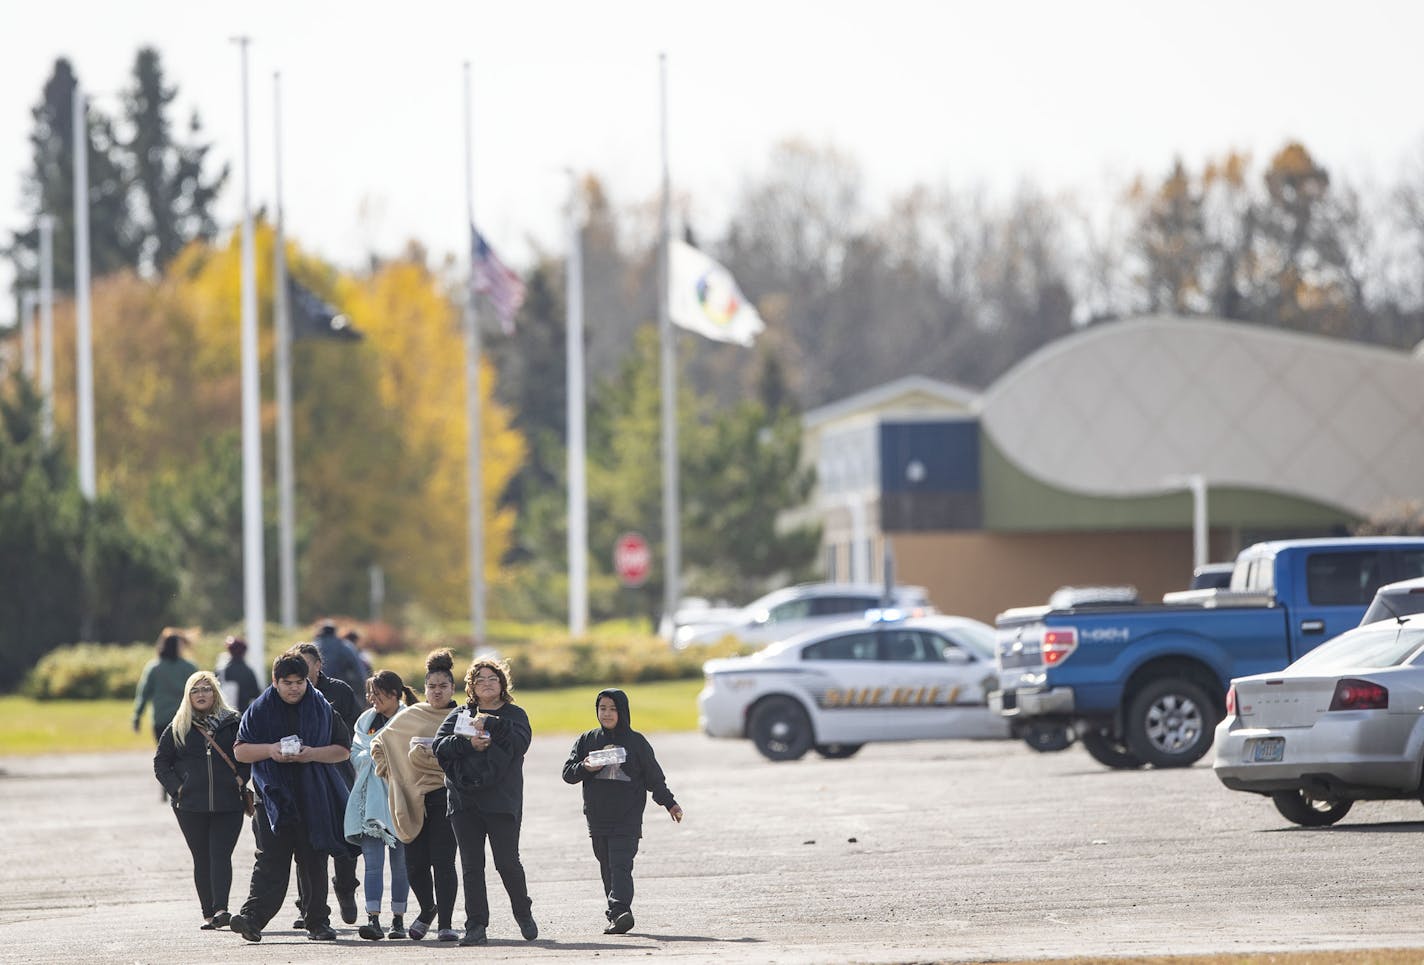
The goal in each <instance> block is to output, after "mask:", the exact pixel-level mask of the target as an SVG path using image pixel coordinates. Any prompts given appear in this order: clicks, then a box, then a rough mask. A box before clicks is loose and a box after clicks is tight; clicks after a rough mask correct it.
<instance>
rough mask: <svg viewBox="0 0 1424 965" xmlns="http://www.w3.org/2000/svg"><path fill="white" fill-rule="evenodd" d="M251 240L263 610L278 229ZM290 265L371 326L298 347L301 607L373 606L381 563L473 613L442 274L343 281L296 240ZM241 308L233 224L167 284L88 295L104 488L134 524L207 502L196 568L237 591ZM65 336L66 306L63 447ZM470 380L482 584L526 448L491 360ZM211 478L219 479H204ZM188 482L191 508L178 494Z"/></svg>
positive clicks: (271, 477) (403, 594)
mask: <svg viewBox="0 0 1424 965" xmlns="http://www.w3.org/2000/svg"><path fill="white" fill-rule="evenodd" d="M255 240H256V247H257V265H258V273H257V275H258V277H257V288H258V292H257V294H258V309H259V319H258V323H259V329H258V330H259V343H260V349H259V354H260V361H259V365H260V369H261V387H262V388H261V391H262V398H263V404H262V409H261V412H262V430H263V431H262V434H263V440H262V454H263V463H264V468H263V480H264V489H265V490H266V491H267V495H266V500H265V502H266V512H265V515H266V517H267V518H266V527H265V528H266V530H267V538H266V542H267V546H266V554H265V555H266V557H267V584H268V596H269V601H268V612H269V613H275V608H276V600H275V587H276V580H277V574H276V545H275V538H274V534H275V526H276V520H275V515H276V497H275V484H276V470H275V458H276V457H275V420H276V409H275V389H274V383H273V376H274V365H273V345H274V335H273V321H272V320H273V317H274V313H273V297H272V296H273V287H272V278H273V273H272V270H271V265H272V254H273V244H274V241H275V235H274V232H273V231H272V229H271V227H270V226H268V225H265V224H259V225H258V227H257V231H256V235H255ZM288 263H289V271H290V273H291V275H292V276H293V277H294V278H297V279H298V280H300V281H301V282H302V284H304V285H306V286H307V287H308V288H311V289H312V290H314V291H316V292H317V293H318V294H320V295H321V296H322V297H324V298H325V299H327V300H328V301H330V302H332V303H333V304H335V305H337V306H338V307H340V308H342V309H343V310H344V311H346V312H347V313H348V314H349V315H350V316H351V318H352V320H353V324H354V325H355V326H356V328H357V329H358V330H360V331H362V332H363V333H364V334H365V336H366V337H365V338H364V339H363V340H361V341H358V342H349V341H333V340H325V339H302V340H298V341H297V342H295V343H294V345H293V350H292V389H293V435H294V450H295V452H294V456H295V459H294V461H295V468H296V517H297V536H298V557H299V559H298V596H299V601H300V607H299V617H300V618H301V619H303V620H307V619H310V618H312V617H314V616H317V615H320V614H324V613H331V612H342V613H353V614H359V613H364V612H366V609H367V605H368V603H369V579H368V569H369V567H370V566H371V565H372V564H378V565H380V566H381V567H383V569H384V570H385V572H386V574H387V582H388V591H389V592H388V599H389V601H390V602H391V603H393V604H401V603H416V604H419V605H421V606H422V607H423V608H425V609H426V610H428V611H430V612H433V613H436V614H439V615H444V616H453V617H459V616H465V615H467V609H468V607H467V603H466V600H467V592H466V589H465V588H466V587H467V586H468V574H469V566H468V561H467V559H466V556H467V546H468V537H467V532H468V530H467V524H466V521H467V518H468V515H467V512H466V507H467V498H466V492H467V487H466V482H465V480H466V463H465V460H466V452H467V446H466V433H465V425H466V420H465V403H464V399H465V396H464V362H463V358H464V355H463V342H462V340H461V337H460V333H459V330H458V327H457V324H456V322H457V319H458V313H457V310H456V307H455V306H454V304H452V301H451V299H450V297H449V295H448V293H447V291H446V288H445V286H444V284H443V283H442V281H441V280H440V279H438V278H436V277H435V276H434V275H432V274H431V273H430V272H429V271H428V270H426V269H425V268H424V267H423V266H422V265H420V264H418V263H415V262H411V261H406V262H398V263H393V264H391V265H388V266H386V267H384V268H381V269H379V270H378V271H376V272H375V273H374V274H372V275H371V276H369V277H362V278H356V277H352V276H349V275H344V274H342V273H340V272H338V271H336V270H334V269H333V268H331V267H330V266H328V265H326V264H324V263H323V262H321V261H320V260H319V259H316V258H314V257H311V256H309V255H306V254H304V253H303V252H302V251H301V250H300V249H299V248H298V247H297V246H296V245H295V244H290V243H289V246H288ZM240 306H241V245H240V237H239V235H238V233H236V232H234V233H233V234H232V235H231V236H230V237H229V238H228V239H226V241H225V242H224V243H222V244H218V245H206V244H202V243H195V244H192V245H190V246H189V247H188V248H187V249H185V250H184V251H183V252H182V253H181V254H180V255H179V256H178V258H177V259H175V261H174V262H173V264H172V265H171V266H170V268H169V270H168V272H167V274H166V275H165V276H164V277H163V278H162V279H160V280H157V281H146V280H143V279H140V278H138V277H136V276H134V275H133V274H131V273H118V274H115V275H111V276H108V277H106V278H103V279H99V280H97V281H96V282H95V284H94V287H93V311H92V316H93V335H92V340H93V358H94V393H95V423H96V424H95V439H96V447H95V448H96V454H97V469H98V478H99V486H100V488H101V489H103V490H105V491H112V492H114V493H115V494H116V495H118V496H119V498H120V499H121V501H122V502H123V503H124V505H125V509H126V513H127V514H128V515H129V516H130V518H131V519H133V520H135V521H136V522H138V523H139V524H141V525H145V526H147V525H152V526H158V527H160V528H161V527H162V526H163V525H165V522H167V523H168V524H169V525H172V524H173V523H174V520H173V519H172V518H171V517H172V516H174V515H175V514H177V513H179V512H180V511H181V512H187V513H188V515H190V516H191V515H193V512H192V510H194V509H195V507H196V508H206V510H207V511H208V512H207V515H206V516H205V519H207V520H209V522H210V524H211V525H210V528H211V527H213V526H216V527H218V528H220V529H221V530H222V532H208V533H203V534H201V539H202V541H203V542H205V543H206V544H208V546H207V552H206V553H205V554H202V555H200V556H199V557H197V558H201V559H203V560H204V565H205V566H206V567H208V568H215V567H216V568H225V569H228V570H235V571H234V572H231V573H228V574H227V575H226V582H229V583H231V582H234V581H236V582H237V583H240V566H241V554H240V551H239V548H240V546H241V536H242V534H241V523H240V506H239V503H240V479H238V478H236V477H237V475H238V473H237V472H236V471H235V466H236V465H240V463H236V462H235V459H236V456H237V454H236V451H235V450H236V447H237V446H238V444H239V438H240V436H239V432H240V427H241V386H240V363H241V360H240V352H239V345H240V328H241V308H240ZM73 333H74V308H73V303H72V302H64V303H62V304H60V305H59V306H57V310H56V348H55V358H56V383H55V384H56V423H57V425H58V427H59V429H60V431H61V432H62V433H64V434H65V435H66V436H67V438H68V439H69V440H70V445H71V448H72V447H73V440H74V438H75V435H76V433H75V417H74V412H75V404H74V401H73V400H74V397H75V394H74V386H75V374H74V373H75V365H74V358H75V355H74V334H73ZM480 381H481V384H480V391H481V398H482V415H483V423H484V425H483V430H482V431H483V439H484V451H483V483H484V495H485V512H486V524H485V545H486V560H487V562H486V572H487V574H488V575H489V578H490V582H491V586H492V588H493V587H497V586H498V584H499V572H498V561H499V560H500V559H501V558H502V557H503V555H504V554H505V552H506V551H507V548H508V545H509V540H510V534H511V530H512V527H513V518H512V514H511V513H510V511H508V510H505V511H499V510H498V509H497V500H498V497H499V495H500V493H501V492H502V491H503V489H504V487H505V486H506V485H507V483H508V481H509V479H510V477H511V475H512V474H513V473H514V472H515V470H516V469H517V468H518V465H519V463H520V461H521V460H522V459H523V455H524V444H523V440H522V438H521V437H520V436H519V434H518V433H517V432H515V431H514V430H512V429H511V428H510V418H509V413H508V412H507V411H506V410H504V409H503V408H501V407H499V406H498V405H496V404H495V403H494V401H493V398H492V386H493V374H492V371H491V370H490V368H489V366H488V365H485V366H484V367H483V368H482V371H481V380H480ZM215 450H221V451H215ZM215 473H216V474H220V475H221V476H222V478H219V479H201V478H199V477H201V476H202V475H203V474H209V475H211V474H215ZM198 490H201V491H202V492H201V493H200V495H201V499H189V498H188V497H190V496H192V495H193V493H194V492H195V491H198ZM170 503H173V504H181V505H179V506H178V507H177V508H176V509H175V508H173V507H172V506H169V505H168V504H170ZM190 503H191V504H192V505H190ZM169 510H171V512H170V511H169ZM182 522H184V523H185V524H186V523H189V522H191V520H186V519H185V520H183V521H182ZM179 528H181V527H179ZM179 536H184V537H185V538H187V539H189V540H190V541H191V540H194V539H197V538H199V537H198V535H197V534H193V533H191V532H189V533H187V534H178V535H177V536H175V539H176V538H179ZM225 542H226V543H227V544H228V545H229V546H230V547H231V551H230V552H227V553H226V554H224V553H223V552H222V546H223V544H224V543H225ZM176 555H177V556H178V558H180V559H181V558H183V555H184V554H183V553H181V552H176ZM190 558H193V557H190ZM207 576H208V580H207V582H208V583H209V584H214V583H217V584H221V583H223V582H224V578H223V575H220V574H218V573H209V574H208V575H207ZM211 595H212V594H209V596H211ZM233 598H234V599H235V598H237V597H236V595H234V596H233ZM209 602H210V603H211V601H209ZM194 605H195V606H196V604H194ZM232 608H233V603H232V602H231V600H228V601H227V602H225V603H224V604H223V605H221V606H218V605H210V606H208V607H207V609H206V611H205V613H206V614H207V615H208V616H211V614H212V613H213V612H214V611H216V612H217V613H218V614H219V616H218V617H215V618H220V619H225V620H233V619H237V618H238V617H240V616H241V614H240V613H236V612H232V613H229V612H227V611H228V610H231V609H232Z"/></svg>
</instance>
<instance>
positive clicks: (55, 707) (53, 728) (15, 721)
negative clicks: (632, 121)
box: [0, 677, 702, 756]
mask: <svg viewBox="0 0 1424 965" xmlns="http://www.w3.org/2000/svg"><path fill="white" fill-rule="evenodd" d="M623 689H624V690H625V691H627V693H628V702H629V707H630V709H631V711H632V718H633V726H634V727H635V728H637V729H638V730H640V731H644V732H646V733H656V732H658V731H688V730H695V729H696V728H697V692H698V691H699V690H701V689H702V679H701V678H700V677H699V678H697V679H695V680H669V681H661V682H658V683H648V684H628V685H626V686H624V687H623ZM597 694H598V689H597V688H595V687H568V688H564V689H560V690H516V691H515V694H514V699H515V702H516V703H518V704H519V705H520V706H521V707H523V708H524V709H525V710H526V711H528V712H529V720H530V722H531V723H532V724H533V726H534V733H535V734H539V735H547V734H569V735H571V736H572V735H573V734H577V733H579V732H580V731H585V730H588V729H589V728H590V727H594V726H596V725H597V723H598V721H597V720H596V719H595V718H594V715H593V700H594V697H595V696H596V695H597ZM132 712H133V702H132V701H128V700H83V701H78V700H76V701H68V702H66V701H60V700H46V701H38V700H31V699H29V698H28V697H15V696H10V697H0V756H3V755H11V754H62V753H75V752H82V751H142V750H149V749H150V748H152V747H153V738H152V736H150V734H149V727H148V715H147V713H145V714H144V719H143V724H142V726H141V728H140V730H139V732H138V733H137V734H135V733H134V732H133V729H132V728H131V727H130V726H129V719H130V715H131V714H132Z"/></svg>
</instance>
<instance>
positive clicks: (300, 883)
mask: <svg viewBox="0 0 1424 965" xmlns="http://www.w3.org/2000/svg"><path fill="white" fill-rule="evenodd" d="M301 868H302V857H301V855H297V910H298V911H304V909H305V908H306V907H307V889H306V885H305V884H304V879H303V878H302V875H301ZM325 873H326V872H325V871H323V872H322V874H325ZM357 884H359V882H358V881H357V880H356V856H355V855H354V854H338V855H333V856H332V859H331V885H332V887H333V888H334V889H335V890H336V893H337V894H338V895H354V894H356V886H357Z"/></svg>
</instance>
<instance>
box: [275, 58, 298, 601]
mask: <svg viewBox="0 0 1424 965" xmlns="http://www.w3.org/2000/svg"><path fill="white" fill-rule="evenodd" d="M272 131H273V142H274V144H275V147H276V158H277V169H276V173H277V177H276V187H277V199H276V207H277V238H276V244H275V246H274V249H273V257H272V262H273V285H274V287H275V293H274V295H273V306H274V308H275V309H276V316H277V319H276V320H277V333H276V334H277V339H276V342H277V345H276V356H277V360H276V361H277V567H278V570H279V575H278V584H279V586H280V596H281V599H280V601H279V610H280V613H281V619H282V626H284V627H294V626H296V625H297V549H296V536H295V533H296V523H295V520H296V509H295V503H294V495H293V493H294V489H295V480H294V476H295V473H294V462H293V457H292V319H291V311H290V306H289V305H288V303H287V238H286V226H285V215H284V212H283V210H282V75H281V73H280V72H276V73H273V74H272Z"/></svg>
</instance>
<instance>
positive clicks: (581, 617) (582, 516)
mask: <svg viewBox="0 0 1424 965" xmlns="http://www.w3.org/2000/svg"><path fill="white" fill-rule="evenodd" d="M579 193H580V192H579V180H578V177H577V175H576V174H575V173H574V172H573V171H570V172H569V266H568V272H567V275H568V277H567V279H566V284H567V286H568V291H567V292H566V293H565V297H566V299H567V310H566V315H567V319H566V321H567V325H566V326H565V329H566V332H565V338H566V340H567V345H566V348H565V356H566V358H567V359H568V363H567V368H568V393H567V394H568V422H569V425H568V433H569V448H568V460H569V464H568V476H569V551H568V552H569V635H570V636H575V637H576V636H580V635H582V634H583V633H584V632H585V631H587V629H588V494H587V486H586V476H585V447H586V443H585V441H584V417H585V401H584V346H583V238H582V235H581V233H582V224H581V223H580V222H581V218H580V217H579V215H580V210H579V208H580V205H579Z"/></svg>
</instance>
